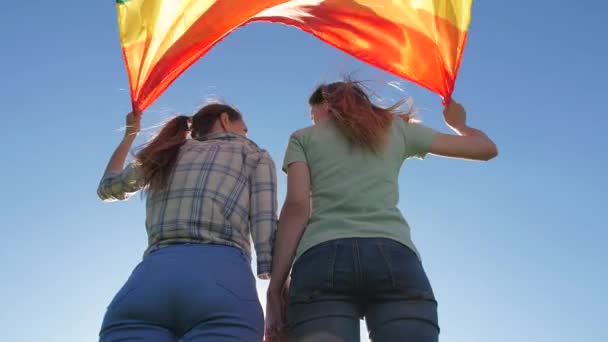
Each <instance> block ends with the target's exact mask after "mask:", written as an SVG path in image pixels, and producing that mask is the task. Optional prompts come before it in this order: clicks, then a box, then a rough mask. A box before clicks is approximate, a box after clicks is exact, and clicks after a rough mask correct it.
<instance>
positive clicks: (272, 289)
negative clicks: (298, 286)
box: [266, 278, 283, 297]
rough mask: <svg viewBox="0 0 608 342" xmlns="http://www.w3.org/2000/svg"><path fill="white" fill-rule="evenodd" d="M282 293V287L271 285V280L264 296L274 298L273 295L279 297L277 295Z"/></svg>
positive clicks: (280, 285) (275, 284)
mask: <svg viewBox="0 0 608 342" xmlns="http://www.w3.org/2000/svg"><path fill="white" fill-rule="evenodd" d="M271 279H272V278H271ZM282 291H283V285H282V284H277V283H276V282H274V283H273V281H272V280H271V281H270V284H268V292H267V293H266V295H267V296H268V297H270V296H274V295H279V294H281V292H282Z"/></svg>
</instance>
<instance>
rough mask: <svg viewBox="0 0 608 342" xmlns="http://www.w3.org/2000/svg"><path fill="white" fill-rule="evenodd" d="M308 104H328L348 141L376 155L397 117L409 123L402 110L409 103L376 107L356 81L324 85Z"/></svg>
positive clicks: (314, 93) (401, 102) (313, 94)
mask: <svg viewBox="0 0 608 342" xmlns="http://www.w3.org/2000/svg"><path fill="white" fill-rule="evenodd" d="M308 102H309V104H310V105H318V104H322V103H326V104H327V105H328V107H329V114H330V116H331V118H332V119H333V120H334V122H335V123H336V125H337V126H338V129H339V130H340V131H341V132H342V134H344V136H345V137H346V138H347V139H348V141H349V142H350V143H351V144H352V145H354V146H358V147H362V148H364V149H367V150H371V151H373V152H378V151H379V150H380V149H381V148H382V147H383V146H384V144H385V142H386V137H387V133H388V129H389V128H390V127H391V124H392V121H393V118H394V117H395V115H400V116H402V117H403V118H404V119H406V120H409V114H410V113H409V112H403V111H401V110H399V108H400V107H401V106H402V105H403V104H404V103H405V102H406V101H400V102H397V103H396V104H394V105H393V106H391V107H389V108H382V107H379V106H376V105H375V104H374V103H372V101H371V100H370V98H369V95H367V93H366V92H365V91H364V90H363V88H362V87H361V86H360V85H359V83H358V82H355V81H345V82H335V83H331V84H328V85H322V86H320V87H318V88H317V89H316V90H315V91H314V92H313V93H312V95H311V96H310V99H309V101H308Z"/></svg>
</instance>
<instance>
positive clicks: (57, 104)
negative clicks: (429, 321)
mask: <svg viewBox="0 0 608 342" xmlns="http://www.w3.org/2000/svg"><path fill="white" fill-rule="evenodd" d="M607 11H608V4H607V3H606V2H604V1H600V0H595V1H594V0H589V1H585V2H582V1H581V2H574V1H565V0H562V1H559V0H557V1H556V0H554V1H549V0H538V1H524V0H513V1H476V2H475V4H474V7H473V21H472V24H471V29H470V36H469V44H468V46H467V48H466V51H465V54H464V60H463V64H462V68H461V72H460V76H459V80H458V83H457V85H456V93H455V97H456V98H457V99H458V100H460V101H461V102H462V103H463V104H464V105H465V107H466V108H467V110H468V113H469V121H470V125H472V126H474V127H477V128H481V129H483V130H484V131H486V132H487V133H488V134H489V135H490V136H491V137H492V138H493V139H494V140H495V141H496V143H497V144H498V146H499V149H500V156H499V157H498V158H497V159H496V160H493V161H491V162H490V163H475V162H464V161H457V160H448V159H440V158H434V157H429V158H427V159H426V160H425V161H410V162H407V163H406V166H405V167H404V168H403V170H402V174H401V178H400V181H401V184H400V191H401V201H400V208H401V210H402V211H403V212H404V214H405V216H406V218H407V219H408V221H409V223H410V225H411V226H412V229H413V235H414V239H415V242H416V243H417V245H418V247H419V249H420V250H421V253H422V256H423V262H424V264H425V267H426V269H427V272H428V274H429V277H430V279H431V282H432V284H433V286H434V289H435V292H436V294H437V297H438V300H439V302H440V323H441V326H442V340H443V341H455V342H461V341H462V342H465V341H466V342H475V341H493V342H503V341H504V342H507V341H509V342H510V341H521V342H524V341H534V342H545V341H551V342H562V341H563V342H566V341H568V342H570V341H586V342H600V341H607V340H608V334H607V333H606V330H605V316H606V307H607V305H608V300H607V298H608V297H607V296H606V293H605V289H606V288H607V287H608V281H607V279H608V274H607V271H606V269H607V268H606V265H605V264H606V261H608V258H606V252H605V251H606V248H605V243H606V241H608V234H607V232H606V230H607V228H608V224H607V223H606V222H607V219H606V212H605V210H606V208H605V207H606V204H608V202H607V201H606V199H605V194H606V193H607V192H608V187H607V186H606V180H605V175H606V174H608V173H607V164H608V162H607V158H606V151H605V149H606V142H605V139H604V136H603V135H602V133H604V130H605V126H606V125H607V124H608V115H607V114H608V112H607V110H606V106H607V105H606V94H607V93H608V87H607V86H606V79H607V78H608V68H607V67H606V61H607V60H608V47H607V46H606V44H605V41H606V39H605V36H604V35H602V34H601V32H602V31H605V27H604V26H605V19H606V18H605V14H606V13H607ZM116 26H117V25H116V11H115V7H114V4H113V1H109V0H108V1H105V2H104V1H95V2H87V4H86V5H85V4H84V3H83V2H82V1H76V0H65V1H44V2H36V3H33V2H28V1H9V2H7V3H6V4H4V5H3V10H2V11H0V37H2V45H1V49H2V53H1V54H0V75H2V82H1V83H0V87H1V89H0V90H1V91H0V103H1V105H2V111H3V113H4V114H3V115H2V119H3V124H2V128H3V129H2V134H1V135H0V143H1V145H2V146H4V149H3V153H2V156H3V167H2V168H1V169H0V179H2V188H3V190H4V194H5V195H4V196H1V197H0V208H1V209H0V210H1V217H2V222H3V223H2V230H1V231H2V237H3V248H1V249H0V260H1V263H0V265H1V266H0V267H1V268H0V274H2V282H0V287H1V288H0V290H1V291H0V302H1V303H2V306H3V308H2V310H0V322H2V329H0V330H1V331H0V339H1V340H3V341H47V342H55V341H57V342H59V341H60V342H65V341H94V340H96V336H97V333H98V329H99V326H100V322H101V318H102V316H103V314H104V310H105V307H106V305H107V304H108V303H109V301H110V300H111V298H112V296H113V295H114V293H115V292H116V291H117V290H118V289H119V287H120V286H121V285H122V283H123V282H124V281H125V280H126V278H127V277H128V275H129V274H130V272H131V270H132V269H133V267H134V266H135V265H136V263H137V262H138V261H139V260H140V259H141V255H142V252H143V250H144V248H145V231H144V205H143V202H142V200H141V199H140V198H139V197H134V198H132V199H131V200H130V201H129V202H126V203H113V204H106V203H101V202H100V201H98V200H97V198H96V195H95V189H96V186H97V182H98V181H99V177H100V176H101V174H102V172H103V169H104V167H105V164H106V162H107V159H108V158H109V155H110V153H111V151H112V150H113V149H114V147H115V145H116V144H117V143H118V141H119V140H120V137H121V134H122V132H120V131H119V129H120V128H121V127H122V125H123V120H124V114H125V113H126V112H127V111H128V110H129V103H130V102H129V94H128V91H127V90H126V89H128V85H127V78H126V73H125V70H124V66H123V61H122V56H121V53H120V49H119V43H118V33H117V27H116ZM353 71H354V72H356V73H355V75H356V76H358V77H359V78H362V79H366V80H371V81H372V83H371V85H372V86H374V87H376V88H377V89H378V90H379V92H380V94H382V95H383V96H384V97H385V98H387V99H397V98H398V97H399V96H402V95H404V94H403V93H399V92H396V91H394V90H391V88H390V87H387V86H386V85H385V83H386V82H387V81H393V80H396V78H395V77H392V76H391V75H388V74H385V73H383V72H381V71H379V70H377V69H374V68H372V67H369V66H366V65H364V64H362V63H360V62H358V61H356V60H354V59H352V58H350V57H348V56H346V55H344V54H343V53H341V52H340V51H337V50H335V49H333V48H331V47H329V46H326V45H324V44H323V43H321V42H319V41H317V40H316V39H314V38H312V37H311V36H308V35H307V34H305V33H303V32H300V31H298V30H296V29H293V28H289V27H284V26H279V25H271V24H254V25H251V26H248V27H246V28H244V29H241V30H239V31H237V32H236V33H234V34H233V35H231V36H230V37H229V38H228V39H226V40H225V41H223V42H222V43H221V44H219V45H218V46H217V47H216V48H215V49H214V50H212V51H211V53H209V54H208V55H207V56H205V57H204V58H203V59H202V60H201V61H199V62H198V63H197V64H196V65H195V66H194V67H192V68H191V69H189V70H188V71H187V72H186V73H185V74H184V75H183V76H182V77H181V78H180V79H179V80H178V81H177V82H176V83H174V85H173V86H172V87H170V89H169V90H168V91H167V92H166V93H165V94H164V95H163V96H162V97H161V98H160V99H159V100H158V101H157V102H156V103H155V104H154V105H153V106H152V108H150V110H149V111H147V112H146V114H145V117H144V122H143V124H144V126H145V127H153V126H155V125H156V124H158V123H159V122H162V121H163V120H165V119H167V118H168V117H170V116H171V115H172V114H174V113H177V112H180V113H181V112H185V113H189V112H191V111H193V110H194V109H195V108H197V107H198V106H199V105H200V104H202V103H203V102H204V101H205V100H206V99H207V98H208V97H209V96H221V97H223V98H224V99H225V100H227V101H229V102H230V103H232V104H235V105H236V106H238V107H239V108H240V109H241V111H242V112H243V114H244V116H245V119H246V121H247V124H248V126H249V129H250V137H251V138H252V139H254V140H255V141H256V142H258V143H259V144H260V145H261V146H264V147H265V148H267V149H268V150H269V151H270V152H271V154H272V156H273V157H274V158H275V161H276V162H277V163H280V161H281V159H282V157H283V151H284V148H285V147H286V143H287V138H288V136H289V134H290V133H291V132H292V131H294V130H296V129H298V128H301V127H303V126H306V125H308V124H309V123H310V122H309V115H308V107H307V104H306V100H307V97H308V95H309V92H310V91H311V89H312V88H313V87H314V86H315V85H316V84H318V83H319V82H322V81H331V80H334V79H335V78H336V77H338V76H339V75H341V74H344V73H348V72H353ZM403 85H404V86H405V95H411V96H413V97H414V98H415V101H416V104H417V106H418V108H419V110H420V114H421V118H422V120H423V122H424V123H425V124H427V125H429V126H431V127H434V128H436V129H439V130H442V131H446V128H445V127H444V125H443V122H442V119H441V116H440V112H441V101H440V99H439V98H438V97H437V96H436V95H434V94H431V93H429V92H428V91H426V90H423V89H421V88H420V87H418V86H416V85H413V84H410V83H407V82H404V83H403ZM150 132H152V130H149V131H146V133H150ZM145 137H146V134H144V135H142V137H141V139H139V140H138V144H141V143H143V142H144V141H145ZM279 182H280V183H279V185H280V189H281V190H280V198H279V200H280V201H282V199H283V196H284V190H285V178H284V177H282V176H281V178H280V179H279ZM266 285H267V284H266V283H264V282H260V283H259V284H258V286H259V289H260V290H261V291H264V289H265V287H266Z"/></svg>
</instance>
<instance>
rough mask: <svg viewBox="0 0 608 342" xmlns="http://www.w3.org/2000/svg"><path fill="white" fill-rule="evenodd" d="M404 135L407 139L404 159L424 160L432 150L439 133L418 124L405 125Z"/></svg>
mask: <svg viewBox="0 0 608 342" xmlns="http://www.w3.org/2000/svg"><path fill="white" fill-rule="evenodd" d="M403 135H404V137H405V156H404V158H405V159H407V158H412V157H414V158H419V159H424V157H425V156H426V155H427V153H429V152H430V150H431V144H432V143H433V140H434V139H435V137H436V136H437V131H435V130H434V129H432V128H430V127H426V126H423V125H420V124H417V123H405V125H404V130H403Z"/></svg>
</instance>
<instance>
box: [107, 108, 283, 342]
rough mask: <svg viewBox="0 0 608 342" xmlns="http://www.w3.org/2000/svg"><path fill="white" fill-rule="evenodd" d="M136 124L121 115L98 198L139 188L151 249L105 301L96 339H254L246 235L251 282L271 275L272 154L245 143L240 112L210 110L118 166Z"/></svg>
mask: <svg viewBox="0 0 608 342" xmlns="http://www.w3.org/2000/svg"><path fill="white" fill-rule="evenodd" d="M140 120H141V114H140V113H130V114H129V115H127V131H126V134H125V137H124V139H123V140H122V142H121V143H120V145H119V146H118V147H117V149H116V151H115V152H114V154H113V155H112V158H111V159H110V162H109V163H108V167H107V169H106V172H105V173H104V176H103V178H102V179H101V182H100V184H99V188H98V191H97V192H98V195H99V197H100V198H101V199H102V200H104V201H116V200H126V199H128V198H129V196H130V195H132V194H133V193H135V192H137V191H140V190H143V191H145V193H146V195H147V196H146V230H147V233H148V248H147V249H146V251H145V253H144V258H143V261H142V262H141V263H140V264H139V265H138V266H137V267H136V268H135V270H134V271H133V273H132V274H131V276H130V277H129V279H128V280H127V282H126V284H125V285H124V286H123V287H122V289H121V290H120V291H119V292H118V294H116V296H115V297H114V299H113V300H112V302H111V303H110V305H109V307H108V310H107V312H106V315H105V317H104V321H103V324H102V328H101V332H100V341H103V342H106V341H108V342H109V341H127V340H128V341H131V340H144V341H178V340H183V341H209V340H212V341H261V340H262V338H263V329H264V318H263V312H262V308H261V305H260V302H259V300H258V296H257V291H256V286H255V278H254V276H253V274H252V272H251V266H250V264H251V261H250V258H251V246H250V236H251V237H252V238H253V242H254V246H255V249H256V256H257V273H258V276H259V277H260V278H262V279H268V277H269V274H270V271H271V263H272V246H273V240H274V235H275V231H276V228H277V218H276V212H277V201H276V198H277V195H276V189H277V181H276V170H275V165H274V162H273V160H272V158H271V157H270V155H269V154H268V153H267V152H266V151H265V150H263V149H261V148H259V147H258V146H257V145H256V144H255V143H254V142H253V141H251V140H249V139H247V138H246V133H247V127H246V125H245V123H244V121H243V118H242V116H241V114H240V113H239V112H238V111H237V110H235V109H233V108H231V107H230V106H227V105H223V104H211V105H208V106H205V107H203V108H202V109H201V110H199V111H198V112H197V113H196V114H195V115H194V116H192V117H188V116H178V117H176V118H173V119H172V120H170V121H169V122H167V123H166V124H165V126H164V127H163V128H162V129H161V130H160V132H159V134H158V135H157V136H156V137H155V138H154V139H152V140H151V141H150V142H149V143H148V144H146V146H145V147H144V148H143V149H142V150H141V151H140V152H139V153H137V154H136V156H135V161H134V162H133V163H131V164H129V165H128V166H127V167H126V168H124V169H123V166H124V163H125V159H126V156H127V153H128V151H129V149H130V148H131V145H132V143H133V140H134V139H135V137H136V136H137V134H138V132H139V130H140ZM189 137H191V138H189Z"/></svg>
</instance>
